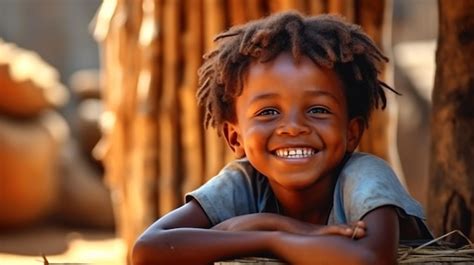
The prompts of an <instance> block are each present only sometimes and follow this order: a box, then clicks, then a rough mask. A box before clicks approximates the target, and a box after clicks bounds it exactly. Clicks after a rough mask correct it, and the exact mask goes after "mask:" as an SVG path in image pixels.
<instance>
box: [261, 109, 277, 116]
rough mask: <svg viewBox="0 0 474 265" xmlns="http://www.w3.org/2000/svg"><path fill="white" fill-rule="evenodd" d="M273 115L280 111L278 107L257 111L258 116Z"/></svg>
mask: <svg viewBox="0 0 474 265" xmlns="http://www.w3.org/2000/svg"><path fill="white" fill-rule="evenodd" d="M271 115H278V111H277V110H276V109H263V110H261V111H260V112H258V113H257V116H271Z"/></svg>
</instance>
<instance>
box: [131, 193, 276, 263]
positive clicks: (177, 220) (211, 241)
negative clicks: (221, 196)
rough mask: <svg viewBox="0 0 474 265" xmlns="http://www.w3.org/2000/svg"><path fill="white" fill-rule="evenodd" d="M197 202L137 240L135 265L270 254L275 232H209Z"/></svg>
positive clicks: (204, 215)
mask: <svg viewBox="0 0 474 265" xmlns="http://www.w3.org/2000/svg"><path fill="white" fill-rule="evenodd" d="M210 226H211V224H210V222H209V220H208V218H207V216H206V214H205V213H204V211H203V210H202V209H201V207H200V206H199V205H198V203H197V202H196V201H194V200H192V201H190V202H188V203H186V204H185V205H184V206H182V207H180V208H178V209H176V210H174V211H173V212H171V213H169V214H168V215H166V216H164V217H162V218H160V219H159V220H158V221H157V222H155V223H154V224H153V225H151V226H150V227H149V228H148V229H147V230H146V231H145V232H144V233H143V234H142V235H141V236H140V237H139V239H138V240H137V242H136V243H135V246H134V248H133V252H132V262H133V264H134V265H144V264H209V263H211V262H212V261H216V260H221V259H225V258H231V257H239V256H249V255H252V254H254V255H262V254H264V253H269V251H270V241H271V239H272V237H273V234H275V232H262V231H258V232H228V231H218V230H211V229H209V228H210Z"/></svg>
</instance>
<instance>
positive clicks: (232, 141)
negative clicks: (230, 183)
mask: <svg viewBox="0 0 474 265" xmlns="http://www.w3.org/2000/svg"><path fill="white" fill-rule="evenodd" d="M222 133H223V134H224V137H225V140H226V142H227V145H228V146H229V148H230V149H231V150H232V152H234V155H235V157H236V158H242V157H245V150H244V146H243V143H242V141H241V137H240V133H239V130H238V127H237V125H235V124H233V123H230V122H224V124H223V125H222Z"/></svg>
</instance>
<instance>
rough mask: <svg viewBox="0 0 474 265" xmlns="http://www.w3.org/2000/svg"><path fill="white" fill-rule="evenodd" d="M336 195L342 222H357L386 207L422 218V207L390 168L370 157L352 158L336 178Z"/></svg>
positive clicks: (360, 155) (366, 155) (379, 160)
mask: <svg viewBox="0 0 474 265" xmlns="http://www.w3.org/2000/svg"><path fill="white" fill-rule="evenodd" d="M336 193H338V195H337V197H339V198H337V199H336V200H339V201H338V202H337V204H339V206H340V207H343V209H339V211H335V213H336V214H337V212H339V215H343V216H339V218H338V219H343V221H344V223H350V222H354V221H357V220H360V219H361V218H363V217H364V215H366V214H367V213H369V212H370V211H372V210H374V209H376V208H378V207H381V206H385V205H392V206H396V207H398V208H400V209H401V210H403V212H404V213H405V214H407V215H412V216H415V217H418V218H420V219H422V220H423V219H425V216H424V213H423V209H422V207H421V205H420V204H419V203H418V202H417V201H416V200H414V199H413V198H412V197H411V196H410V195H409V193H408V192H407V190H406V189H405V188H404V187H403V186H402V185H401V183H400V181H399V180H398V178H397V176H396V175H395V173H394V172H393V170H392V169H391V168H390V166H389V165H388V164H387V163H386V162H385V161H384V160H382V159H380V158H378V157H375V156H373V155H369V154H363V153H354V154H353V155H352V157H351V158H350V159H349V160H348V162H347V163H346V165H345V166H344V168H343V169H342V171H341V173H340V175H339V180H338V183H337V184H336ZM337 204H335V206H336V205H337ZM336 207H337V206H336Z"/></svg>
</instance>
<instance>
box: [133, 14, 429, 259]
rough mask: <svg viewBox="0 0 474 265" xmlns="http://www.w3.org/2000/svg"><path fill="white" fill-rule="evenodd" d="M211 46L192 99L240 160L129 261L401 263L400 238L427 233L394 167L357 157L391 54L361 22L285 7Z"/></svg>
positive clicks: (162, 223)
mask: <svg viewBox="0 0 474 265" xmlns="http://www.w3.org/2000/svg"><path fill="white" fill-rule="evenodd" d="M216 41H217V44H218V46H217V48H216V49H215V50H214V51H212V52H210V53H209V54H207V55H206V56H205V57H204V58H205V62H204V64H203V66H202V67H201V69H200V71H199V77H200V88H199V91H198V93H197V97H198V101H199V103H200V104H201V105H202V106H204V109H205V125H206V127H207V126H208V125H211V126H213V127H216V128H217V129H218V131H219V132H220V134H221V135H222V136H223V137H225V139H226V141H227V144H228V145H229V147H230V148H231V149H232V151H233V152H234V154H235V155H236V157H237V158H238V160H236V161H234V162H231V163H230V164H228V165H227V166H226V167H225V168H224V169H222V171H221V172H220V173H219V174H218V175H217V176H215V177H214V178H213V179H211V180H210V181H209V182H208V183H206V184H205V185H203V186H202V187H200V188H199V189H197V190H195V191H193V192H191V193H189V194H187V195H186V204H185V205H184V206H182V207H180V208H178V209H176V210H174V211H172V212H171V213H169V214H167V215H166V216H164V217H162V218H161V219H159V220H158V221H157V222H155V223H154V224H153V225H151V226H150V228H148V229H147V230H146V231H145V232H144V233H143V235H141V236H140V238H139V239H138V240H137V242H136V244H135V246H134V250H133V253H132V258H133V263H134V264H209V263H212V262H213V261H217V260H224V259H229V258H233V257H244V256H272V257H277V258H279V259H281V260H283V261H285V262H288V263H290V264H361V263H363V264H394V263H395V262H396V254H397V247H398V242H399V240H400V239H418V238H423V237H429V236H430V234H429V232H428V230H427V229H426V227H425V226H424V223H423V221H422V219H423V218H424V217H423V211H422V209H421V207H420V206H419V204H418V203H417V202H416V201H414V200H413V199H412V198H411V197H410V196H409V195H408V194H407V192H406V191H405V190H404V188H403V187H402V186H401V185H400V183H399V182H398V180H397V178H396V176H395V175H394V173H393V171H392V170H391V169H390V168H389V166H388V165H387V164H386V163H385V162H384V161H383V160H381V159H379V158H376V157H374V156H372V155H369V154H362V153H354V150H355V149H356V147H357V145H358V143H359V140H360V138H361V136H362V133H363V131H364V129H365V128H366V127H367V126H368V120H369V116H370V113H371V112H372V111H373V109H374V108H377V107H379V106H380V107H381V108H384V107H385V104H386V98H385V93H384V88H387V89H389V90H391V91H393V90H392V89H391V88H389V87H388V86H387V85H385V84H384V83H383V82H381V81H379V80H378V79H377V73H378V69H379V68H378V67H379V64H380V63H381V62H384V61H387V58H386V57H384V55H383V54H382V53H381V52H380V51H379V49H377V48H376V46H375V44H374V43H373V42H372V41H371V40H370V39H369V38H368V37H367V35H365V34H364V33H363V32H362V31H361V29H360V27H358V26H356V25H352V24H349V23H347V22H345V21H344V20H342V19H341V18H339V17H336V16H330V15H323V16H316V17H303V16H302V15H300V14H299V13H296V12H284V13H280V14H276V15H272V16H270V17H267V18H265V19H262V20H257V21H253V22H250V23H248V24H245V25H243V26H239V27H234V28H231V29H230V30H229V31H227V32H224V33H221V34H220V35H218V36H217V37H216ZM393 92H395V91H393Z"/></svg>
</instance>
